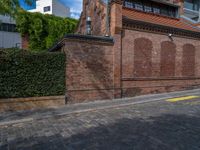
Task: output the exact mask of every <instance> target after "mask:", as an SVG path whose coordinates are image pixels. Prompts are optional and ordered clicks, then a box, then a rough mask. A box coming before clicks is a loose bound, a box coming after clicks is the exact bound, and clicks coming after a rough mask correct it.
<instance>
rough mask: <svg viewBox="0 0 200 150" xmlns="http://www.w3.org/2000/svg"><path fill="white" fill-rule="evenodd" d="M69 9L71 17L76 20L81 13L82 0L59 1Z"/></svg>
mask: <svg viewBox="0 0 200 150" xmlns="http://www.w3.org/2000/svg"><path fill="white" fill-rule="evenodd" d="M59 1H60V2H62V3H63V4H64V5H66V6H69V7H70V9H71V17H73V18H76V19H78V18H79V16H80V14H81V11H82V0H59Z"/></svg>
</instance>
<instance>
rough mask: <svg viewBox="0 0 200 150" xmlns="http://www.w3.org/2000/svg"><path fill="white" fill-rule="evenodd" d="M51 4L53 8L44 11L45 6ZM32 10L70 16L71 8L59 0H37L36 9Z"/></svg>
mask: <svg viewBox="0 0 200 150" xmlns="http://www.w3.org/2000/svg"><path fill="white" fill-rule="evenodd" d="M47 6H50V7H51V9H50V11H48V12H44V7H47ZM29 11H30V12H40V13H43V14H53V15H55V16H60V17H69V16H70V8H69V7H66V6H64V5H63V4H62V3H60V2H59V1H58V0H38V1H36V9H32V10H29Z"/></svg>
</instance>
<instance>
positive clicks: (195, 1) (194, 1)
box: [184, 0, 199, 11]
mask: <svg viewBox="0 0 200 150" xmlns="http://www.w3.org/2000/svg"><path fill="white" fill-rule="evenodd" d="M184 7H185V8H187V9H191V10H195V11H198V10H199V0H185V1H184Z"/></svg>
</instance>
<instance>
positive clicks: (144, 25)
mask: <svg viewBox="0 0 200 150" xmlns="http://www.w3.org/2000/svg"><path fill="white" fill-rule="evenodd" d="M123 28H124V29H130V30H134V29H137V30H142V31H147V32H156V33H165V34H169V33H171V34H173V35H178V36H183V37H191V38H195V39H200V32H195V31H190V30H184V29H179V28H173V27H168V26H163V25H156V24H153V23H148V22H143V21H138V20H132V19H129V18H127V17H125V16H124V17H123Z"/></svg>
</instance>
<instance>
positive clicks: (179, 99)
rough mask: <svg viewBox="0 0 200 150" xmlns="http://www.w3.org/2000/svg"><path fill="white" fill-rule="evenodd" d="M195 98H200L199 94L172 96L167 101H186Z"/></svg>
mask: <svg viewBox="0 0 200 150" xmlns="http://www.w3.org/2000/svg"><path fill="white" fill-rule="evenodd" d="M195 98H199V96H185V97H177V98H171V99H168V100H166V101H167V102H178V101H185V100H192V99H195Z"/></svg>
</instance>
